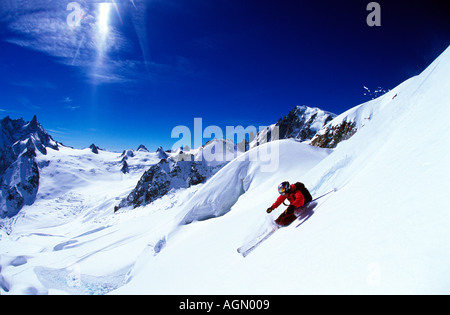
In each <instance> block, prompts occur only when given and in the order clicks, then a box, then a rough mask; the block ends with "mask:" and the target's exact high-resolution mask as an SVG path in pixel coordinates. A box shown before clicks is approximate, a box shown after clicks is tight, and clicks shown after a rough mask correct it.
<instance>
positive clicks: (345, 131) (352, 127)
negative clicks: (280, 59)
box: [311, 120, 357, 149]
mask: <svg viewBox="0 0 450 315" xmlns="http://www.w3.org/2000/svg"><path fill="white" fill-rule="evenodd" d="M356 131H357V129H356V124H355V123H354V122H349V121H346V120H344V121H343V122H341V123H340V124H339V125H336V126H332V127H327V128H325V129H324V130H322V131H321V132H319V133H317V134H316V135H315V136H314V138H313V139H312V140H311V145H313V146H316V147H321V148H329V149H333V148H335V147H336V146H337V145H338V143H339V142H341V141H344V140H348V139H350V138H351V137H352V136H353V135H354V134H355V133H356Z"/></svg>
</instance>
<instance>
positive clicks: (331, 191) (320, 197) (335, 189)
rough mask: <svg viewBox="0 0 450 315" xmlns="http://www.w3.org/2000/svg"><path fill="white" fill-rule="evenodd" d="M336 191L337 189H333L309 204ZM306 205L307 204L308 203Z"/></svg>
mask: <svg viewBox="0 0 450 315" xmlns="http://www.w3.org/2000/svg"><path fill="white" fill-rule="evenodd" d="M336 190H337V189H336V188H334V189H333V190H330V191H329V192H327V193H325V194H323V195H322V196H319V197H317V198H315V199H313V200H311V201H310V202H313V201H316V200H319V199H320V198H322V197H325V196H326V195H329V194H331V193H332V192H335V191H336ZM308 203H309V202H308Z"/></svg>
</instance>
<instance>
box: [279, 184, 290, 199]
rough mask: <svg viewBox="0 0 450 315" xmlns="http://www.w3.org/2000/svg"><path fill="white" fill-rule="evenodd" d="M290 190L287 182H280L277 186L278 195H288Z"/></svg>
mask: <svg viewBox="0 0 450 315" xmlns="http://www.w3.org/2000/svg"><path fill="white" fill-rule="evenodd" d="M290 189H291V185H290V184H289V182H282V183H281V184H280V185H278V192H279V193H280V195H283V196H284V195H286V193H288V192H289V190H290Z"/></svg>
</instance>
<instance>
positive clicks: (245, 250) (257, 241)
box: [237, 225, 280, 258]
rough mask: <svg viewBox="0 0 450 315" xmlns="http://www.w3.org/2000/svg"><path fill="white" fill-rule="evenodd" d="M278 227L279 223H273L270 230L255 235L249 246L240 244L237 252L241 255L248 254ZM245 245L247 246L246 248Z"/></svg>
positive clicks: (245, 255)
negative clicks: (257, 235)
mask: <svg viewBox="0 0 450 315" xmlns="http://www.w3.org/2000/svg"><path fill="white" fill-rule="evenodd" d="M279 228H280V226H279V225H275V226H274V227H273V228H272V229H271V230H269V231H268V232H266V233H264V234H262V235H261V236H259V237H257V238H256V239H255V241H253V243H251V244H250V247H248V246H245V245H244V246H242V247H239V248H238V249H237V252H238V253H239V254H241V255H242V257H244V258H245V257H247V256H248V254H250V253H251V252H252V251H253V250H254V249H255V248H256V247H258V246H259V245H260V244H261V243H262V242H264V241H265V240H267V239H268V238H269V237H270V236H271V235H272V234H273V233H275V231H276V230H278V229H279ZM246 247H247V248H246Z"/></svg>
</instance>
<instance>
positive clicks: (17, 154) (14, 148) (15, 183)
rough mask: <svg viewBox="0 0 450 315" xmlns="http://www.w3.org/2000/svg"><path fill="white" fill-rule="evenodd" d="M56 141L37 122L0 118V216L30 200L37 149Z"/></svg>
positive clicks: (34, 184)
mask: <svg viewBox="0 0 450 315" xmlns="http://www.w3.org/2000/svg"><path fill="white" fill-rule="evenodd" d="M47 148H52V149H54V150H58V143H57V142H56V141H54V140H53V138H52V137H51V136H50V135H49V134H48V133H47V132H46V131H45V130H44V128H43V127H42V126H41V124H39V123H38V122H37V118H36V116H34V117H33V119H32V120H31V121H30V122H25V121H24V120H23V119H22V118H20V119H15V120H13V119H11V118H9V117H5V118H3V119H2V120H1V121H0V217H2V218H4V217H12V216H14V215H15V214H17V212H19V211H20V209H22V207H23V206H24V205H30V204H32V203H33V202H34V200H35V198H36V194H37V191H38V187H39V168H38V165H37V163H36V160H35V157H36V154H37V152H40V153H41V154H44V155H46V154H47Z"/></svg>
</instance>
